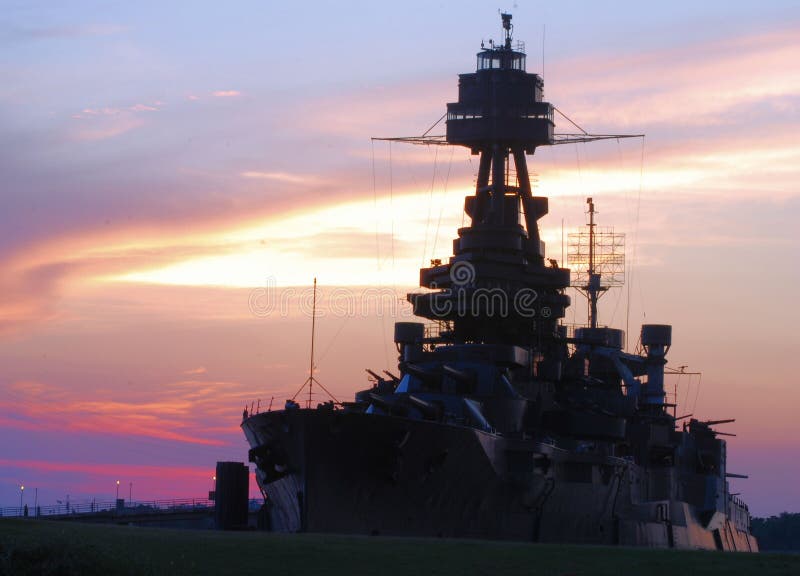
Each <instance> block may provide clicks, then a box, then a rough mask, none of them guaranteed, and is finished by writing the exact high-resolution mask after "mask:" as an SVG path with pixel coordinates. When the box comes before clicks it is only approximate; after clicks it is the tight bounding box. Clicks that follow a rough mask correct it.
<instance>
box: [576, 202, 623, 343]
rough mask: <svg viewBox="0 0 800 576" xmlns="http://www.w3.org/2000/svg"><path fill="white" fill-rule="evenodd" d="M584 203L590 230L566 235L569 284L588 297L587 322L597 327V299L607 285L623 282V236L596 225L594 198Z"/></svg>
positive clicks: (618, 284)
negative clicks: (569, 274) (569, 269)
mask: <svg viewBox="0 0 800 576" xmlns="http://www.w3.org/2000/svg"><path fill="white" fill-rule="evenodd" d="M586 204H588V206H589V208H588V210H587V212H588V214H589V224H587V228H588V229H589V230H588V231H581V232H574V233H570V234H569V236H568V240H567V245H568V247H567V263H568V264H569V265H570V267H571V269H572V273H571V274H572V281H571V282H570V284H571V285H572V287H573V288H577V289H578V291H580V292H581V293H582V294H584V295H585V296H586V299H587V300H588V305H589V310H588V317H589V321H588V324H589V326H590V327H591V328H597V301H598V300H599V299H600V297H601V296H602V295H603V294H605V292H606V291H607V290H608V289H609V288H611V287H614V286H622V285H623V284H624V283H625V235H624V234H619V233H616V232H614V229H613V228H598V227H597V224H595V221H594V215H595V214H596V212H595V209H594V201H593V200H592V199H591V198H587V199H586Z"/></svg>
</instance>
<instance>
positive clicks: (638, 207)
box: [617, 137, 646, 351]
mask: <svg viewBox="0 0 800 576" xmlns="http://www.w3.org/2000/svg"><path fill="white" fill-rule="evenodd" d="M617 142H619V141H617ZM643 187H644V137H642V145H641V153H640V155H639V190H638V193H637V195H636V219H635V220H634V226H633V255H632V256H631V266H630V274H629V276H628V277H627V278H626V281H627V282H628V286H627V288H628V290H627V292H628V296H627V309H626V311H625V333H626V334H630V325H631V290H632V288H633V279H634V271H635V270H636V267H637V265H638V263H639V262H638V258H637V251H638V250H637V249H638V247H639V216H640V213H641V206H642V188H643ZM639 297H640V301H641V305H642V316H643V317H644V318H646V315H645V306H644V295H643V294H642V286H641V284H640V285H639ZM626 344H627V342H626ZM628 351H630V349H629V350H628Z"/></svg>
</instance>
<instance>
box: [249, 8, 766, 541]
mask: <svg viewBox="0 0 800 576" xmlns="http://www.w3.org/2000/svg"><path fill="white" fill-rule="evenodd" d="M502 24H503V30H504V32H503V34H504V38H503V40H502V41H500V42H497V43H495V42H489V44H488V45H485V44H484V43H483V42H482V43H481V49H480V51H479V52H478V53H477V68H476V70H475V71H474V72H471V73H466V74H460V75H459V83H458V101H457V102H454V103H449V104H447V112H446V135H443V136H427V135H425V136H423V137H418V138H400V139H398V140H405V141H410V142H412V143H418V144H432V145H433V144H435V145H450V146H462V147H466V148H468V149H469V150H470V152H471V153H472V154H473V155H476V156H478V157H479V158H480V161H479V168H478V174H477V179H476V184H475V191H474V194H472V195H470V196H467V197H466V199H465V203H464V212H465V214H466V217H467V218H468V222H469V223H468V225H465V226H464V227H462V228H460V229H459V230H458V237H457V238H456V239H455V240H454V241H453V255H452V256H451V257H450V258H449V260H448V261H445V262H442V261H441V260H434V261H432V262H431V266H430V267H427V268H423V269H421V270H420V286H421V287H422V288H423V289H424V290H422V291H420V292H415V293H411V294H408V296H407V299H408V301H409V302H410V304H411V306H412V307H413V312H414V315H415V317H417V318H419V320H420V321H418V322H397V323H396V324H395V327H394V341H395V343H396V345H397V350H398V353H399V359H398V365H397V372H398V375H395V374H393V373H391V372H388V371H387V372H384V375H383V376H382V375H379V374H377V373H375V372H372V371H371V370H368V372H370V374H371V375H372V377H373V382H372V384H373V385H372V387H371V388H369V389H366V390H362V391H360V392H358V393H356V394H355V398H354V400H353V401H351V402H343V403H339V402H324V403H320V404H318V405H317V406H316V407H312V406H311V405H310V402H309V405H307V406H305V407H302V406H300V404H299V403H297V402H294V401H291V400H290V401H287V402H286V406H285V408H284V409H281V410H270V411H265V412H260V413H256V414H252V413H251V414H247V413H245V415H244V419H243V421H242V424H241V427H242V429H243V431H244V433H245V436H246V438H247V441H248V442H249V445H250V450H249V459H250V461H251V462H253V463H255V465H256V478H257V481H258V484H259V487H260V489H261V490H262V493H263V495H264V499H265V504H264V516H265V517H266V518H267V522H266V523H267V524H268V527H269V529H272V530H275V531H288V532H306V531H307V532H332V533H351V534H383V535H405V536H421V537H427V536H430V537H455V538H483V539H507V540H520V541H530V542H557V543H585V544H603V545H623V546H650V547H664V548H684V549H686V548H689V549H692V548H697V549H711V550H729V551H751V552H754V551H757V550H758V544H757V542H756V539H755V538H754V537H753V536H752V534H751V532H750V515H749V512H748V508H747V506H746V505H745V504H744V503H743V502H742V501H741V500H740V499H739V498H738V497H737V496H736V495H735V494H731V493H730V490H729V486H728V478H730V477H735V476H738V475H736V474H731V473H728V472H727V471H726V442H725V440H724V439H722V438H721V437H720V436H724V435H725V433H724V432H721V431H719V430H718V429H717V428H718V426H719V425H721V424H724V423H727V422H728V421H703V420H698V419H696V418H693V417H692V416H691V415H687V416H685V417H679V416H677V415H676V414H675V411H674V410H672V411H671V410H670V408H671V407H673V408H674V404H671V403H669V402H668V401H667V393H666V389H665V365H666V363H667V360H666V355H667V352H668V350H669V348H670V345H671V343H672V327H671V326H670V325H667V324H645V325H642V326H641V332H640V334H639V337H638V339H639V344H638V345H637V347H636V351H635V352H627V351H626V350H625V345H624V344H625V333H624V331H623V330H620V329H616V328H610V327H606V326H602V325H600V324H599V322H598V314H597V300H598V298H599V296H600V295H602V293H603V291H605V290H607V289H608V287H609V286H608V282H605V281H604V278H603V270H602V266H600V262H599V258H598V254H597V252H598V248H597V246H598V243H597V242H598V237H597V235H596V234H597V233H598V232H599V231H598V230H596V223H595V221H594V216H595V210H594V202H593V201H592V199H588V200H587V206H588V213H589V215H590V218H591V219H590V222H589V226H588V234H587V236H586V237H587V238H588V244H586V245H585V246H586V247H588V260H587V261H586V264H588V265H587V266H586V267H585V269H584V271H583V272H584V274H583V280H582V284H581V285H580V286H581V292H583V293H584V294H585V295H586V297H587V301H588V307H587V308H588V313H587V316H588V322H587V324H586V325H585V326H581V327H577V328H575V327H569V326H567V325H566V324H565V323H564V318H565V311H566V310H567V308H568V307H569V306H570V303H571V302H570V296H569V295H568V293H567V288H568V287H569V286H570V285H571V274H570V272H571V271H570V269H568V268H566V267H563V264H564V263H563V262H562V263H559V262H557V261H556V260H555V259H552V258H546V255H545V247H544V243H543V242H542V240H541V237H540V231H539V227H538V221H539V220H540V219H541V218H542V217H544V216H545V215H546V214H547V213H548V199H547V198H546V197H539V196H534V195H533V193H532V188H531V178H530V174H529V172H528V167H527V158H526V157H527V156H529V155H533V154H534V152H535V150H536V148H537V147H539V146H549V145H554V144H559V143H567V142H578V141H579V142H584V141H590V140H595V139H602V138H617V137H619V136H615V135H596V136H593V135H590V134H586V133H584V132H581V133H578V134H557V133H556V132H555V121H554V110H555V108H554V106H553V105H552V104H550V103H549V102H547V101H545V100H544V99H543V98H544V95H543V90H544V83H543V80H542V77H541V76H539V75H538V74H533V73H529V72H527V71H526V62H525V60H526V54H525V49H524V46H523V45H522V44H521V43H520V42H518V41H515V40H514V39H513V38H512V32H513V27H512V25H511V15H509V14H502ZM572 285H573V286H574V285H575V284H574V281H573V282H572ZM312 346H313V338H312ZM313 368H314V367H313V351H312V365H311V375H310V377H309V381H308V382H307V383H308V384H309V385H313V384H314V380H313Z"/></svg>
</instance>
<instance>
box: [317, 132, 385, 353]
mask: <svg viewBox="0 0 800 576" xmlns="http://www.w3.org/2000/svg"><path fill="white" fill-rule="evenodd" d="M389 150H390V151H391V142H390V143H389ZM372 201H373V205H374V207H375V258H376V265H377V276H378V277H377V281H378V287H379V288H380V285H381V284H382V282H381V241H380V234H379V229H380V218H379V215H380V211H379V210H378V187H377V184H376V175H375V141H374V140H373V141H372ZM392 222H394V221H392ZM380 324H381V334H382V336H383V355H384V361H385V362H386V366H389V343H388V342H387V340H386V318H385V316H384V314H380ZM326 352H327V351H326Z"/></svg>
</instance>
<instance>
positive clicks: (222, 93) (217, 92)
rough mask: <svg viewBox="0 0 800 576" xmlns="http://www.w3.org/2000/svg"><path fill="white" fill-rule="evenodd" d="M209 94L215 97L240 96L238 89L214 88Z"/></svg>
mask: <svg viewBox="0 0 800 576" xmlns="http://www.w3.org/2000/svg"><path fill="white" fill-rule="evenodd" d="M211 95H212V96H214V97H216V98H233V97H235V96H241V95H242V93H241V92H239V91H238V90H215V91H214V92H212V93H211Z"/></svg>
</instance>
